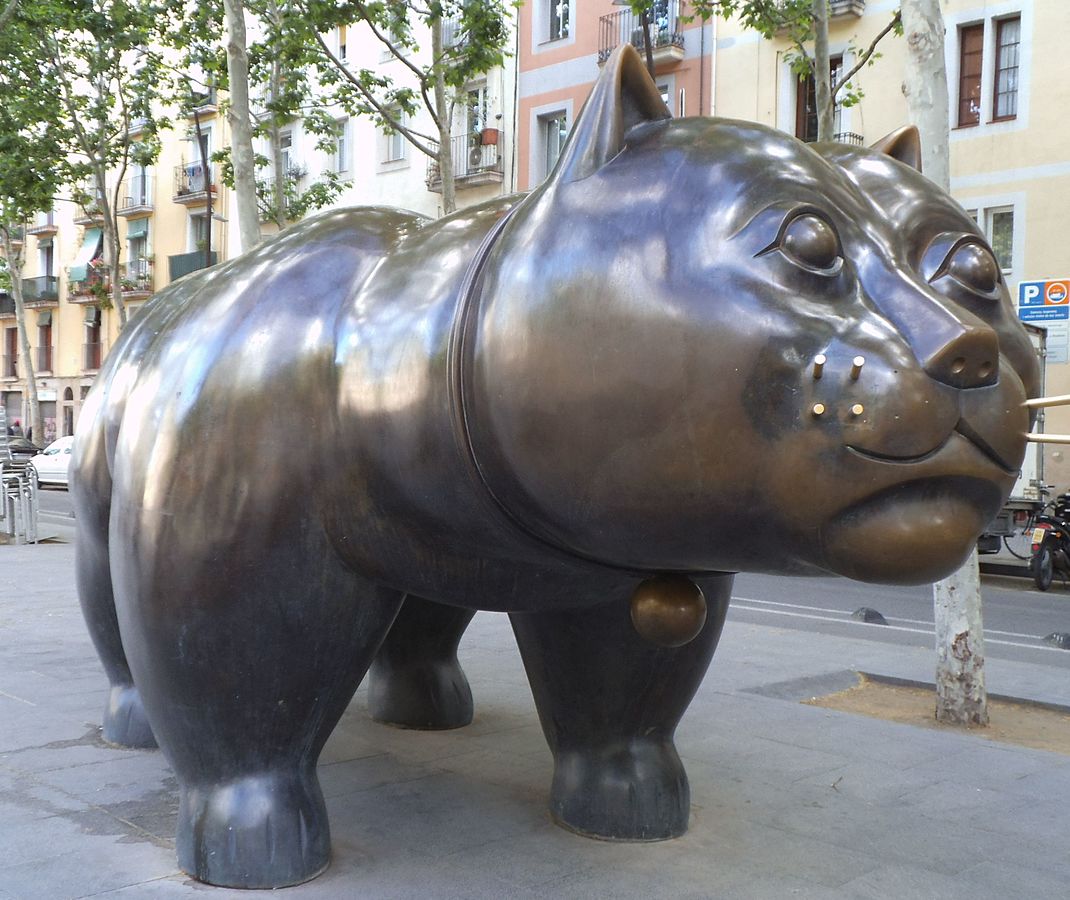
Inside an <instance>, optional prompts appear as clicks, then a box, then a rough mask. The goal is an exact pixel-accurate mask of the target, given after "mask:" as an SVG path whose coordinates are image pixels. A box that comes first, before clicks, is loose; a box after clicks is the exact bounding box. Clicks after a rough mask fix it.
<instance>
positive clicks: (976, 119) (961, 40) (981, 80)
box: [955, 22, 985, 128]
mask: <svg viewBox="0 0 1070 900" xmlns="http://www.w3.org/2000/svg"><path fill="white" fill-rule="evenodd" d="M967 33H969V34H970V35H971V36H975V35H976V36H977V37H978V38H979V41H978V44H977V49H976V50H971V51H970V52H969V53H967V51H966V35H967ZM957 35H958V58H959V67H958V79H957V85H958V87H957V94H956V98H955V127H956V128H974V127H976V126H977V125H980V124H981V110H982V108H983V106H982V100H983V96H982V95H983V93H984V85H985V23H984V22H971V23H970V24H968V25H960V26H959V28H958V32H957ZM967 56H970V57H973V56H976V57H977V71H976V72H973V71H971V72H966V71H965V70H966V63H967ZM967 79H969V83H970V85H971V86H973V85H976V89H977V102H976V105H975V107H972V108H971V109H970V113H971V115H972V116H973V120H972V121H970V120H969V119H967V118H964V117H963V114H962V113H963V103H964V102H972V99H973V98H972V97H968V96H965V92H964V90H963V87H964V85H965V84H966V80H967Z"/></svg>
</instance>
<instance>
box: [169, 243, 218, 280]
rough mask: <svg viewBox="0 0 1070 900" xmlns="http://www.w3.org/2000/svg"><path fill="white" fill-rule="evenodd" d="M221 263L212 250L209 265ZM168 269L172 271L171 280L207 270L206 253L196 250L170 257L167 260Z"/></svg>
mask: <svg viewBox="0 0 1070 900" xmlns="http://www.w3.org/2000/svg"><path fill="white" fill-rule="evenodd" d="M218 261H219V254H218V253H216V252H215V250H212V251H211V252H210V253H209V254H208V265H210V266H214V265H215V264H216V263H217V262H218ZM167 263H168V268H169V269H170V275H171V280H172V281H174V280H175V279H176V278H181V277H182V276H183V275H189V273H190V272H196V271H197V270H198V269H203V268H205V265H204V251H203V250H194V251H193V252H192V253H179V254H177V255H176V256H169V257H168V258H167Z"/></svg>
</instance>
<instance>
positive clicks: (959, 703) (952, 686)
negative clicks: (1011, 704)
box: [901, 0, 988, 725]
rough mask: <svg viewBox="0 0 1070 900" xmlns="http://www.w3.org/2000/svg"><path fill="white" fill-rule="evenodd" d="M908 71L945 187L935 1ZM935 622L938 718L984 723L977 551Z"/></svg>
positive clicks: (936, 606)
mask: <svg viewBox="0 0 1070 900" xmlns="http://www.w3.org/2000/svg"><path fill="white" fill-rule="evenodd" d="M901 9H902V16H903V34H904V36H905V37H906V40H907V66H906V73H905V76H904V78H903V93H904V94H905V95H906V98H907V104H908V106H909V109H910V118H911V120H912V121H913V122H914V124H915V125H917V127H918V131H919V133H920V135H921V155H922V168H923V170H924V172H925V174H926V175H927V176H928V177H929V179H930V180H931V181H933V182H935V183H936V184H937V185H939V186H940V187H941V188H943V189H944V190H945V191H947V190H950V187H951V174H950V161H949V155H950V154H949V149H948V137H949V127H950V126H949V124H948V123H949V121H950V110H949V108H948V105H949V104H948V91H947V68H946V66H945V65H944V17H943V14H942V13H941V12H940V2H939V0H903V4H902V7H901ZM933 612H934V614H935V617H936V718H937V719H939V720H940V721H941V722H951V723H954V724H958V725H987V724H988V697H987V694H986V693H985V677H984V665H985V647H984V631H983V628H982V617H981V578H980V575H979V573H978V567H977V553H976V552H974V553H972V554H971V555H970V558H969V559H968V560H966V562H965V563H964V564H963V566H962V568H961V569H959V571H957V572H955V573H954V574H953V575H951V576H950V577H949V578H945V579H944V580H943V581H939V582H937V583H936V584H934V585H933Z"/></svg>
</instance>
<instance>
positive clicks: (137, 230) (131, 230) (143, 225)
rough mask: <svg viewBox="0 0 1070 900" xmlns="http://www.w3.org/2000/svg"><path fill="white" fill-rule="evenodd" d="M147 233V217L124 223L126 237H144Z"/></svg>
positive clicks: (128, 238)
mask: <svg viewBox="0 0 1070 900" xmlns="http://www.w3.org/2000/svg"><path fill="white" fill-rule="evenodd" d="M148 233H149V220H148V219H132V220H131V221H129V222H127V223H126V239H127V240H130V238H138V237H144V236H145V235H146V234H148Z"/></svg>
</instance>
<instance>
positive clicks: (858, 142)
mask: <svg viewBox="0 0 1070 900" xmlns="http://www.w3.org/2000/svg"><path fill="white" fill-rule="evenodd" d="M832 139H833V140H834V141H836V142H837V143H840V144H851V145H853V146H855V147H861V146H862V144H863V141H864V139H863V137H862V135H860V134H856V133H855V132H853V131H840V132H838V133H837V134H834V135H833V136H832Z"/></svg>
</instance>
